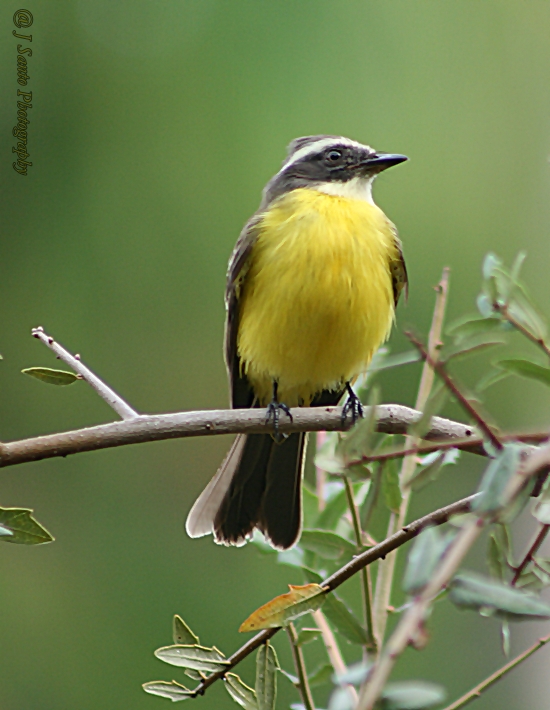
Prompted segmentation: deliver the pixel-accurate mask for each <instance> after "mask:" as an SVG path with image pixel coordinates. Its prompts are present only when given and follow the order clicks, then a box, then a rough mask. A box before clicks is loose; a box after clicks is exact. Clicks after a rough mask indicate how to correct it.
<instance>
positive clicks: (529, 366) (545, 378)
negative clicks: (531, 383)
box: [495, 358, 550, 387]
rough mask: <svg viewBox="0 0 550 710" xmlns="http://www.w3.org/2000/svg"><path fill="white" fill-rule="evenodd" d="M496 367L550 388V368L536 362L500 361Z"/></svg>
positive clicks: (521, 360) (520, 360)
mask: <svg viewBox="0 0 550 710" xmlns="http://www.w3.org/2000/svg"><path fill="white" fill-rule="evenodd" d="M495 366H496V367H498V368H500V369H501V370H505V371H506V372H511V373H512V374H514V375H519V376H520V377H527V378H529V379H530V380H536V381H537V382H542V384H543V385H546V386H547V387H550V367H543V366H542V365H537V364H536V363H534V362H530V361H529V360H523V359H519V358H518V359H511V360H499V361H498V362H496V363H495Z"/></svg>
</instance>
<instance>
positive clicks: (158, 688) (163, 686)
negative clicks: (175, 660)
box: [142, 680, 193, 703]
mask: <svg viewBox="0 0 550 710" xmlns="http://www.w3.org/2000/svg"><path fill="white" fill-rule="evenodd" d="M142 688H143V690H144V691H145V692H146V693H150V694H151V695H160V697H161V698H168V699H169V700H172V702H174V703H176V702H178V701H179V700H189V698H192V697H193V691H191V690H189V689H188V688H186V687H185V686H184V685H180V684H179V683H176V681H175V680H173V681H172V682H171V683H167V682H166V681H164V680H155V681H152V682H151V683H144V684H143V686H142Z"/></svg>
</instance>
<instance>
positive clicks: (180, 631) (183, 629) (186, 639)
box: [172, 614, 200, 646]
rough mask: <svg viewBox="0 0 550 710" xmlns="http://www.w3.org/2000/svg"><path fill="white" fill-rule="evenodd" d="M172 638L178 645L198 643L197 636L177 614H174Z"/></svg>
mask: <svg viewBox="0 0 550 710" xmlns="http://www.w3.org/2000/svg"><path fill="white" fill-rule="evenodd" d="M172 638H173V640H174V643H175V644H178V645H191V646H195V645H198V644H199V643H200V642H199V637H198V636H196V635H195V634H194V633H193V632H192V631H191V629H190V628H189V626H187V624H186V623H185V621H184V620H183V619H182V618H181V616H179V615H178V614H174V621H173V625H172Z"/></svg>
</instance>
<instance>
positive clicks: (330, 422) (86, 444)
mask: <svg viewBox="0 0 550 710" xmlns="http://www.w3.org/2000/svg"><path fill="white" fill-rule="evenodd" d="M376 411H377V430H378V431H379V432H383V433H387V434H405V433H406V432H407V429H408V427H409V426H410V425H411V424H413V423H414V422H415V421H416V420H417V419H418V418H419V417H420V416H421V413H420V412H417V411H415V410H414V409H411V408H409V407H404V406H402V405H399V404H382V405H379V406H378V407H377V408H376ZM348 426H349V425H348ZM279 429H280V430H281V432H285V433H286V432H288V433H290V432H296V431H323V430H325V431H341V430H342V408H341V407H311V408H305V407H304V408H299V407H298V408H295V409H293V410H292V421H290V420H289V418H288V417H284V418H283V419H282V421H281V422H280V423H279ZM271 430H272V427H271V425H270V424H266V421H265V413H264V411H263V410H262V409H229V410H227V409H221V410H210V411H198V412H178V413H176V414H148V415H140V416H137V417H134V418H133V419H127V420H126V421H123V422H111V423H109V424H101V425H99V426H95V427H88V428H85V429H77V430H75V431H69V432H62V433H60V434H50V435H48V436H39V437H34V438H31V439H22V440H20V441H13V442H8V443H5V444H3V445H2V446H1V447H0V468H1V467H2V466H14V465H16V464H20V463H27V462H28V461H39V460H42V459H49V458H54V457H56V456H68V455H70V454H77V453H81V452H83V451H96V450H98V449H109V448H112V447H115V446H126V445H128V444H139V443H144V442H146V441H160V440H163V439H177V438H181V437H189V436H213V435H219V434H239V433H243V434H261V433H266V432H270V431H271ZM425 437H426V439H428V440H430V439H437V440H447V441H449V440H454V439H457V440H463V439H466V438H468V437H475V438H477V432H476V431H475V429H473V428H472V427H471V426H469V425H467V424H462V423H461V422H454V421H451V420H449V419H443V418H441V417H433V419H432V422H431V429H430V431H429V432H428V433H427V434H426V435H425ZM472 451H473V452H474V453H479V454H483V453H484V452H483V449H482V448H481V447H479V448H478V449H472Z"/></svg>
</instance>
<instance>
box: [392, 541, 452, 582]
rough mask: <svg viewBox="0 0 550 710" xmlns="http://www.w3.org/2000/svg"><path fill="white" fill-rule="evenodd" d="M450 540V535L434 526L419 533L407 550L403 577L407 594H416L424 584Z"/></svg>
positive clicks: (430, 576)
mask: <svg viewBox="0 0 550 710" xmlns="http://www.w3.org/2000/svg"><path fill="white" fill-rule="evenodd" d="M451 541H452V536H449V535H442V534H441V533H440V532H439V531H438V530H437V528H435V527H429V528H426V529H425V530H423V531H422V532H421V533H420V535H419V536H418V537H417V538H416V540H415V541H414V544H413V546H412V547H411V551H410V552H409V557H408V561H407V569H406V571H405V577H404V579H403V589H404V591H405V592H406V593H407V594H411V595H413V594H417V593H418V592H420V591H421V590H422V589H423V588H424V587H425V586H426V584H427V583H428V582H429V581H430V579H431V578H432V576H433V573H434V570H435V568H436V567H437V565H438V563H439V561H440V560H441V558H442V556H443V554H444V552H445V550H446V549H447V547H448V546H449V544H450V543H451Z"/></svg>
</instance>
